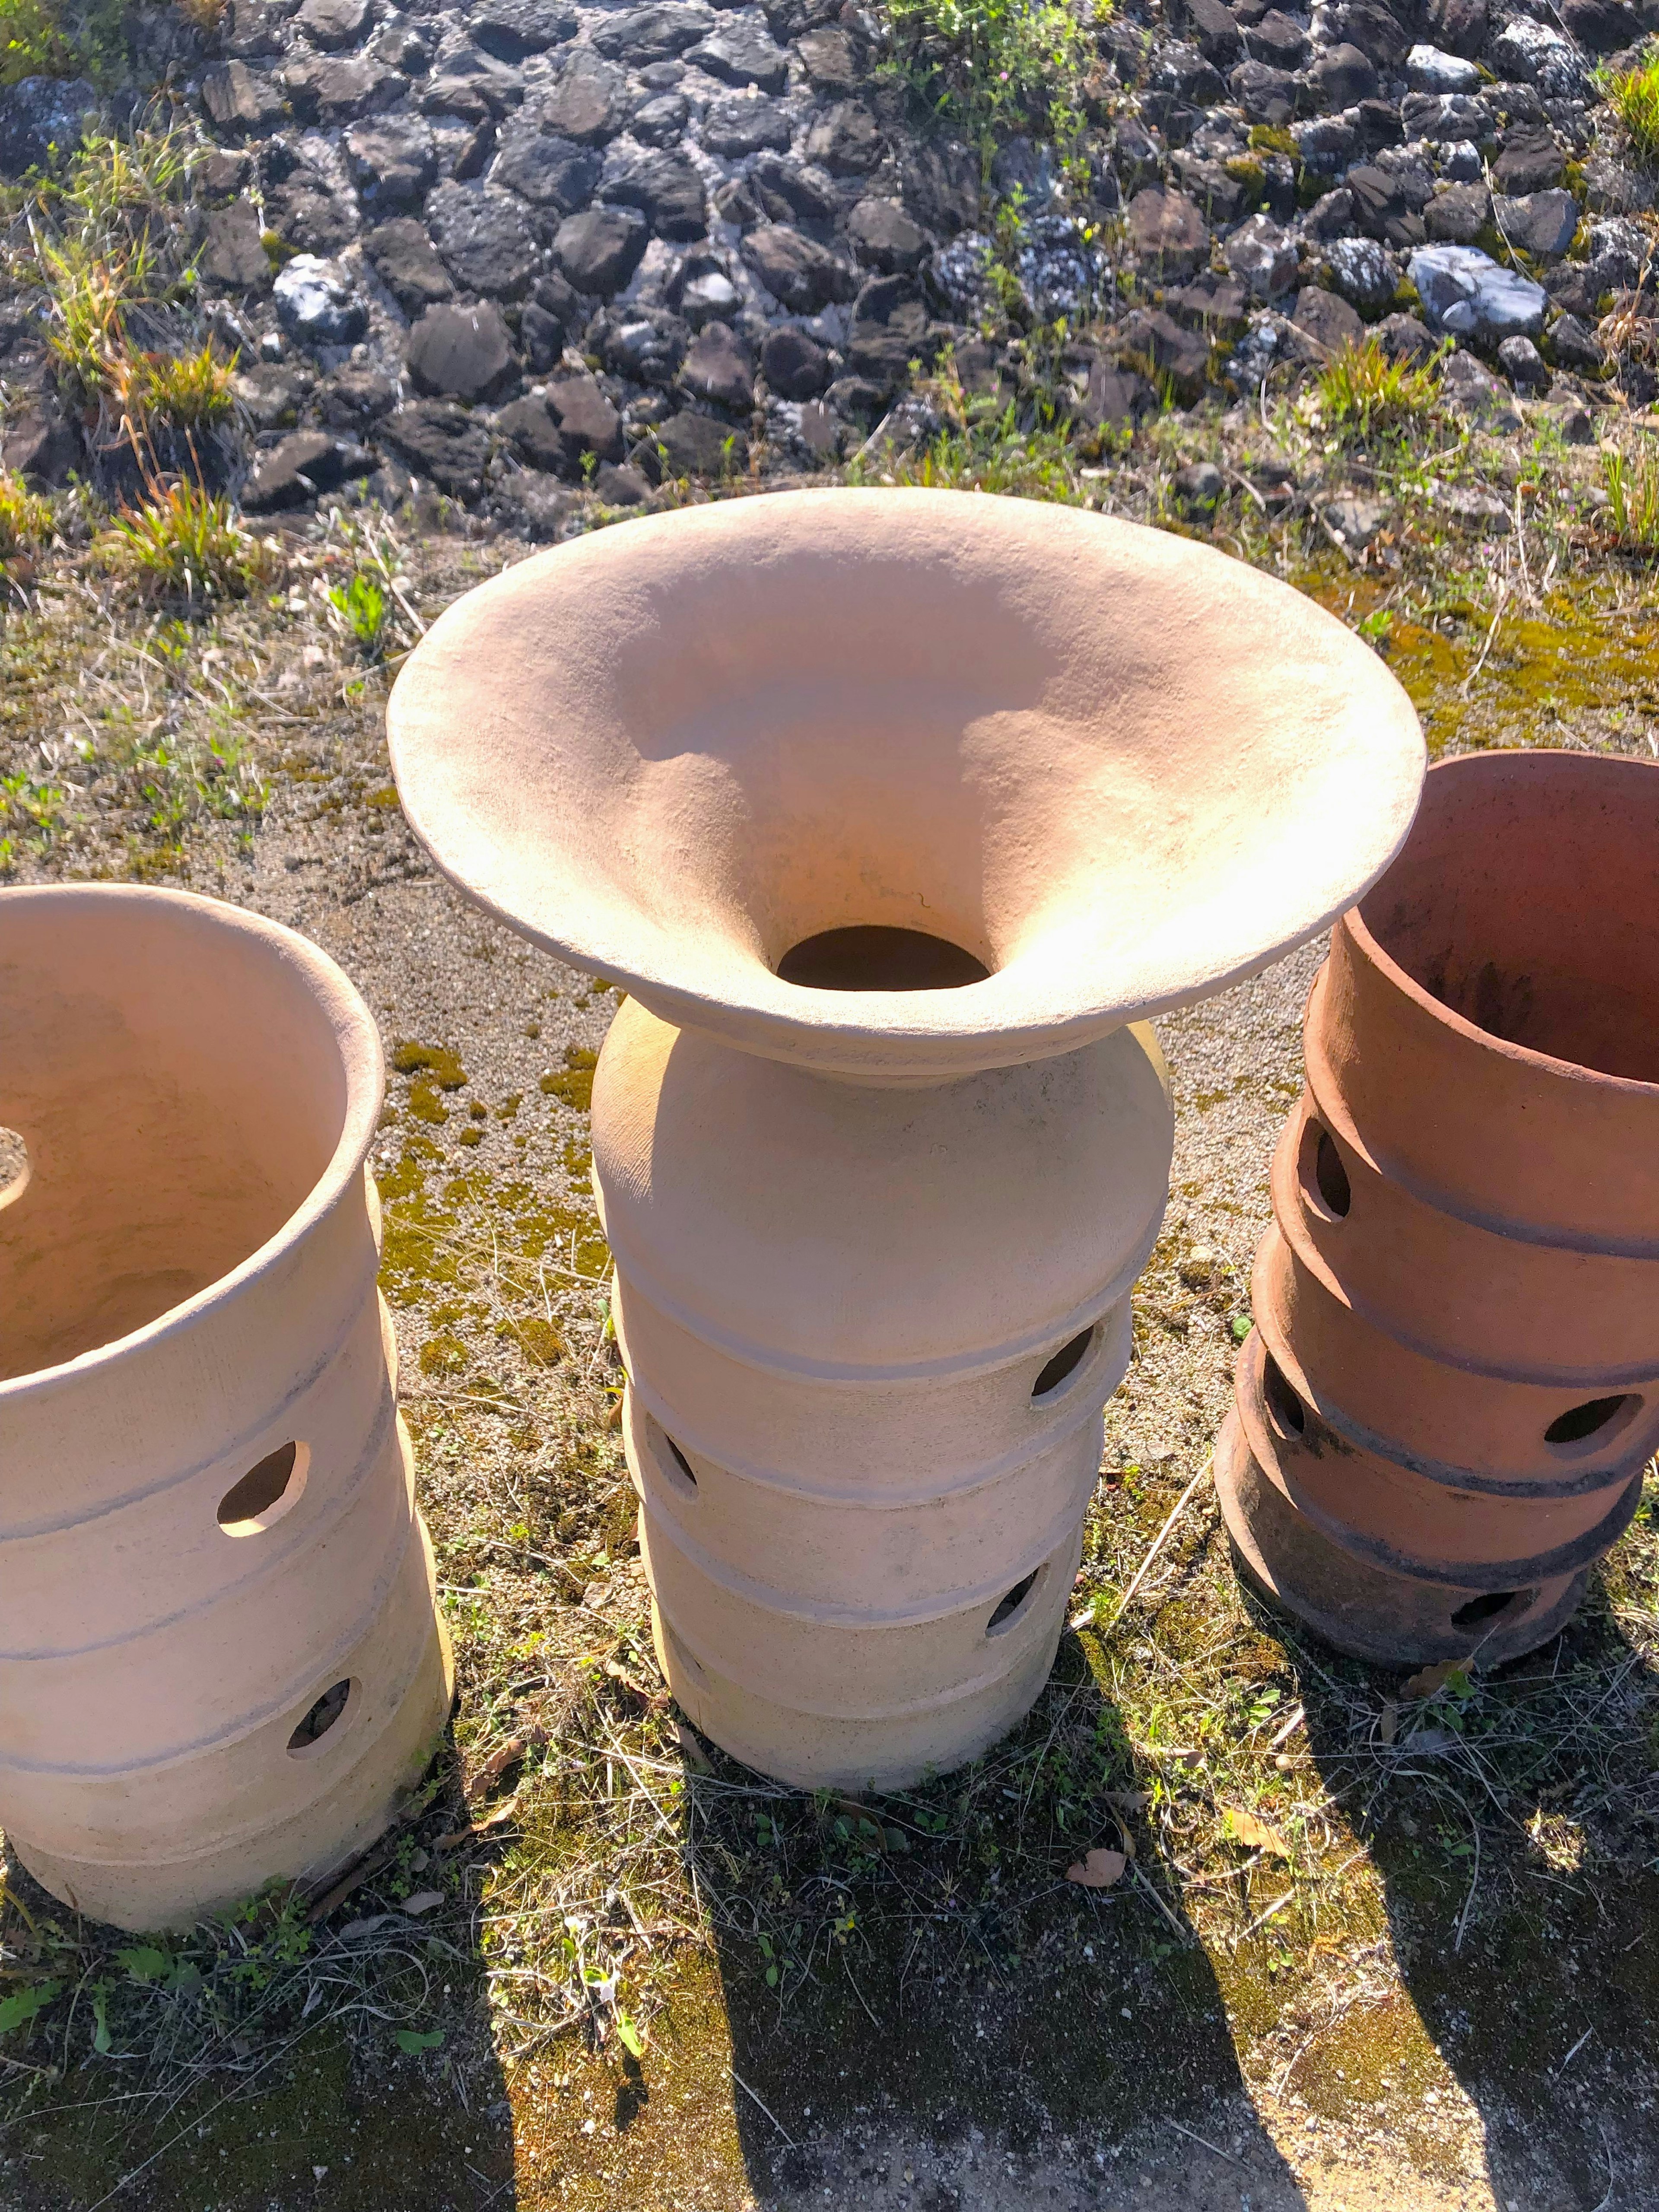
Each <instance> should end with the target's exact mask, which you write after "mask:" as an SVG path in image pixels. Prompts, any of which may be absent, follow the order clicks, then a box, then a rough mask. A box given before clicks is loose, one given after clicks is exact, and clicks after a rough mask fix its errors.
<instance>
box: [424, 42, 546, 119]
mask: <svg viewBox="0 0 1659 2212" xmlns="http://www.w3.org/2000/svg"><path fill="white" fill-rule="evenodd" d="M523 98H524V79H523V76H522V74H521V73H520V71H519V70H516V69H512V68H509V67H508V65H507V64H506V63H505V62H498V61H497V60H496V59H495V56H494V55H493V54H487V53H485V52H483V49H482V48H481V47H478V46H460V47H459V48H449V49H447V51H446V52H444V53H443V54H442V55H441V58H440V63H439V68H438V72H437V74H436V76H434V78H433V80H432V82H431V83H430V84H429V85H428V87H427V88H426V90H425V92H424V93H422V95H421V108H422V112H423V113H425V114H427V115H455V116H459V118H460V119H461V120H462V121H463V122H464V123H474V124H482V123H489V122H494V121H496V120H498V119H499V118H501V116H503V115H505V114H506V113H507V110H508V109H509V108H512V107H516V106H518V105H519V103H520V100H522V99H523Z"/></svg>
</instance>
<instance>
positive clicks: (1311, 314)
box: [1291, 284, 1365, 360]
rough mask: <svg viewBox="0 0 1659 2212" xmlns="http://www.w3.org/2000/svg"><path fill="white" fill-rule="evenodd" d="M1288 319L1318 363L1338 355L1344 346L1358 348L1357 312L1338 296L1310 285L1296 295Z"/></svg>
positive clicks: (1361, 326) (1362, 327) (1360, 325)
mask: <svg viewBox="0 0 1659 2212" xmlns="http://www.w3.org/2000/svg"><path fill="white" fill-rule="evenodd" d="M1291 321H1292V323H1294V324H1295V325H1296V327H1297V330H1299V331H1302V332H1303V333H1304V336H1305V337H1307V338H1308V340H1309V341H1310V344H1311V345H1312V347H1313V349H1314V350H1315V352H1316V354H1317V356H1319V358H1320V359H1322V360H1328V358H1329V357H1330V356H1331V355H1333V354H1335V353H1340V352H1341V351H1342V349H1343V348H1344V347H1345V346H1357V345H1358V344H1359V343H1361V341H1362V340H1363V339H1364V335H1365V325H1364V323H1363V322H1361V320H1360V319H1359V315H1358V311H1357V310H1356V309H1355V308H1353V307H1350V306H1349V304H1348V302H1347V301H1346V300H1345V299H1343V298H1342V297H1341V296H1340V294H1338V293H1335V292H1326V291H1322V289H1320V288H1319V287H1318V286H1317V285H1312V284H1310V285H1308V286H1306V287H1304V289H1303V290H1301V291H1300V292H1298V293H1297V295H1296V306H1295V307H1294V308H1293V309H1292V310H1291Z"/></svg>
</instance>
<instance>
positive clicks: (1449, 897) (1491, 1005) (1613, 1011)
mask: <svg viewBox="0 0 1659 2212" xmlns="http://www.w3.org/2000/svg"><path fill="white" fill-rule="evenodd" d="M1656 904H1659V763H1648V762H1643V761H1630V760H1615V759H1609V758H1607V757H1605V756H1601V755H1596V754H1588V753H1570V752H1547V751H1528V752H1507V753H1501V752H1500V753H1480V754H1471V755H1467V756H1464V757H1460V758H1459V759H1456V760H1453V761H1443V762H1441V763H1437V765H1436V766H1435V767H1434V768H1433V769H1431V771H1430V772H1429V775H1428V778H1427V781H1426V783H1425V788H1424V796H1423V805H1422V809H1421V811H1420V813H1419V817H1418V821H1417V823H1416V825H1415V826H1414V828H1413V831H1412V834H1411V836H1410V837H1409V839H1408V840H1407V844H1406V846H1405V848H1404V849H1403V851H1402V852H1401V855H1400V857H1399V859H1398V860H1396V861H1395V864H1394V866H1392V867H1391V868H1390V869H1389V871H1388V872H1387V873H1386V874H1385V875H1384V876H1383V878H1382V879H1381V880H1380V881H1379V882H1378V883H1377V884H1376V886H1375V888H1374V889H1373V890H1371V891H1370V893H1369V894H1367V895H1366V896H1365V897H1364V899H1363V900H1362V901H1361V902H1359V903H1358V906H1356V907H1355V908H1354V909H1353V910H1352V912H1350V913H1348V914H1346V915H1343V916H1342V918H1341V920H1340V921H1339V922H1338V923H1337V925H1336V927H1335V928H1334V930H1333V932H1332V936H1331V957H1330V959H1329V960H1328V962H1327V963H1326V965H1325V966H1324V967H1323V968H1322V969H1321V971H1320V974H1319V975H1318V977H1317V978H1316V981H1315V985H1314V989H1313V994H1312V996H1311V998H1310V1003H1309V1009H1308V1020H1307V1024H1306V1035H1305V1047H1306V1056H1307V1067H1308V1080H1309V1085H1310V1090H1311V1091H1312V1092H1313V1095H1314V1097H1315V1100H1316V1103H1317V1104H1318V1107H1319V1109H1320V1111H1321V1113H1322V1115H1324V1117H1325V1118H1326V1119H1327V1120H1328V1121H1330V1122H1331V1123H1332V1125H1333V1126H1334V1127H1335V1128H1336V1130H1337V1132H1338V1133H1339V1134H1340V1136H1342V1137H1343V1138H1344V1139H1346V1141H1348V1142H1350V1143H1351V1144H1352V1145H1353V1146H1355V1148H1356V1149H1357V1150H1358V1152H1360V1153H1361V1154H1362V1155H1363V1156H1364V1158H1366V1159H1367V1160H1369V1161H1370V1162H1371V1163H1372V1164H1374V1165H1375V1166H1376V1168H1377V1169H1378V1170H1380V1171H1381V1172H1382V1173H1383V1175H1385V1176H1389V1177H1391V1178H1393V1179H1395V1180H1396V1181H1398V1182H1401V1183H1402V1184H1403V1185H1405V1186H1406V1187H1407V1188H1408V1189H1410V1190H1412V1191H1413V1193H1414V1194H1416V1195H1418V1196H1419V1197H1420V1198H1424V1199H1425V1200H1428V1202H1429V1203H1430V1204H1431V1205H1433V1206H1437V1207H1439V1208H1441V1209H1443V1211H1445V1212H1450V1213H1454V1214H1456V1215H1458V1216H1460V1217H1461V1218H1462V1219H1464V1220H1466V1221H1470V1222H1474V1223H1475V1224H1477V1225H1480V1226H1481V1227H1483V1228H1486V1229H1491V1230H1493V1231H1497V1232H1498V1233H1499V1234H1501V1235H1504V1236H1511V1237H1521V1238H1523V1239H1530V1240H1532V1241H1534V1242H1537V1243H1559V1244H1563V1245H1568V1246H1571V1247H1573V1248H1575V1249H1580V1250H1584V1251H1595V1250H1603V1251H1607V1252H1617V1253H1624V1254H1627V1255H1632V1256H1633V1257H1638V1258H1642V1259H1653V1258H1659V938H1656V934H1655V933H1654V931H1653V928H1652V921H1651V917H1652V915H1653V913H1654V911H1655V910H1656ZM1460 928H1461V929H1462V930H1463V931H1464V932H1465V933H1466V940H1465V941H1466V942H1467V945H1468V951H1467V953H1465V952H1464V951H1462V950H1461V949H1460V945H1459V942H1458V932H1459V930H1460ZM1548 1047H1553V1048H1554V1049H1549V1048H1548ZM1598 1063H1599V1064H1598Z"/></svg>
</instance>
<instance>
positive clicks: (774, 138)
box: [702, 99, 790, 161]
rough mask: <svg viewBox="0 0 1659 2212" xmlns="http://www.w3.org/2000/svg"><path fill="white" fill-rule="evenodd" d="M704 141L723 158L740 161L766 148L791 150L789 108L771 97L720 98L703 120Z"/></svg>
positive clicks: (775, 150) (705, 144)
mask: <svg viewBox="0 0 1659 2212" xmlns="http://www.w3.org/2000/svg"><path fill="white" fill-rule="evenodd" d="M789 138H790V123H789V111H788V109H787V107H781V106H779V105H778V104H777V102H776V101H775V100H756V99H749V100H714V102H712V103H711V105H710V106H709V109H708V113H707V114H706V115H705V116H704V118H703V119H702V143H703V144H704V146H705V147H706V148H707V149H708V151H709V152H710V153H711V154H717V155H720V159H721V160H722V161H741V160H742V158H743V156H744V155H745V154H758V153H760V152H761V151H762V150H763V149H771V150H772V151H773V152H775V153H779V154H787V152H788V151H789Z"/></svg>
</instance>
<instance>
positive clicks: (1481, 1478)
mask: <svg viewBox="0 0 1659 2212" xmlns="http://www.w3.org/2000/svg"><path fill="white" fill-rule="evenodd" d="M1656 893H1659V766H1653V765H1650V764H1648V763H1640V762H1631V761H1614V760H1607V759H1603V758H1600V757H1595V756H1590V755H1583V754H1573V753H1550V752H1524V753H1488V754H1481V755H1475V756H1472V757H1468V758H1465V759H1460V760H1456V761H1452V762H1447V763H1443V764H1442V765H1441V766H1440V767H1438V768H1436V769H1433V770H1432V771H1431V774H1430V775H1429V777H1428V780H1427V782H1426V785H1425V792H1424V798H1423V804H1422V808H1421V811H1420V812H1419V817H1418V820H1417V823H1416V824H1415V826H1414V827H1413V831H1412V834H1411V836H1410V838H1409V839H1408V841H1407V844H1406V846H1405V847H1404V848H1403V849H1402V851H1401V854H1400V856H1399V858H1398V859H1397V860H1395V863H1394V865H1393V866H1391V867H1390V868H1389V871H1388V872H1387V873H1386V874H1385V875H1384V876H1383V878H1381V880H1380V881H1379V882H1378V884H1376V888H1375V889H1374V890H1372V891H1371V892H1370V894H1369V895H1368V896H1366V897H1365V898H1364V900H1363V901H1362V902H1361V903H1360V905H1359V906H1358V907H1357V908H1353V909H1352V910H1351V911H1350V912H1349V913H1347V914H1346V915H1344V916H1343V917H1342V919H1341V920H1340V921H1339V922H1338V923H1337V925H1336V927H1335V928H1334V931H1333V932H1332V938H1331V956H1330V957H1329V959H1328V961H1327V962H1326V963H1325V965H1324V967H1323V968H1322V969H1321V970H1320V973H1319V975H1318V976H1317V978H1316V981H1315V983H1314V987H1313V990H1312V993H1311V994H1310V999H1309V1003H1308V1013H1307V1019H1306V1024H1305V1027H1304V1048H1305V1055H1306V1062H1307V1072H1308V1089H1307V1091H1306V1092H1305V1093H1304V1096H1303V1098H1302V1100H1301V1101H1300V1103H1298V1105H1297V1109H1296V1111H1295V1113H1294V1114H1293V1115H1291V1121H1290V1123H1289V1125H1288V1127H1286V1129H1285V1134H1284V1137H1283V1139H1282V1140H1281V1142H1280V1144H1279V1149H1278V1152H1277V1154H1276V1156H1275V1158H1274V1163H1273V1212H1274V1216H1275V1222H1274V1225H1273V1227H1272V1228H1270V1229H1269V1231H1268V1232H1267V1236H1266V1237H1265V1238H1264V1239H1263V1240H1262V1243H1261V1249H1260V1250H1259V1251H1258V1253H1257V1255H1256V1265H1255V1278H1254V1281H1253V1285H1252V1296H1253V1303H1254V1305H1255V1317H1256V1322H1257V1328H1256V1330H1255V1334H1253V1336H1252V1337H1251V1339H1250V1341H1249V1344H1248V1345H1247V1346H1246V1348H1245V1352H1244V1355H1243V1357H1242V1358H1241V1360H1240V1362H1239V1370H1238V1378H1237V1407H1236V1408H1235V1411H1234V1413H1232V1414H1231V1416H1230V1417H1229V1420H1228V1423H1227V1425H1226V1429H1225V1432H1224V1436H1223V1439H1222V1445H1221V1448H1220V1450H1219V1451H1218V1457H1217V1477H1218V1485H1219V1486H1220V1490H1221V1494H1222V1501H1223V1506H1224V1510H1225V1514H1226V1516H1227V1521H1228V1525H1229V1528H1230V1529H1231V1534H1232V1536H1233V1539H1234V1542H1235V1545H1236V1547H1237V1550H1238V1552H1239V1553H1240V1556H1241V1558H1242V1559H1243V1564H1244V1565H1245V1566H1246V1568H1247V1570H1248V1571H1249V1572H1250V1573H1251V1574H1252V1576H1253V1577H1255V1579H1256V1580H1257V1581H1258V1582H1261V1583H1264V1584H1266V1585H1267V1586H1268V1587H1270V1588H1271V1589H1273V1591H1274V1592H1275V1594H1276V1595H1278V1596H1279V1597H1280V1598H1281V1599H1282V1600H1283V1601H1285V1603H1286V1604H1288V1605H1289V1606H1290V1607H1291V1609H1292V1610H1294V1611H1296V1612H1297V1613H1301V1614H1302V1615H1303V1617H1304V1618H1305V1619H1306V1620H1309V1621H1310V1623H1311V1624H1312V1625H1313V1626H1316V1628H1318V1629H1319V1630H1320V1632H1322V1634H1324V1635H1325V1636H1327V1637H1328V1638H1329V1639H1330V1640H1331V1641H1332V1642H1334V1643H1335V1644H1339V1645H1340V1646H1342V1647H1343V1648H1345V1649H1346V1650H1353V1651H1356V1652H1358V1653H1360V1654H1362V1655H1363V1656H1368V1657H1376V1658H1383V1659H1397V1660H1401V1661H1405V1660H1413V1661H1423V1660H1431V1659H1440V1658H1451V1657H1466V1656H1474V1655H1476V1654H1479V1655H1480V1656H1481V1657H1482V1658H1483V1659H1485V1660H1493V1659H1496V1658H1498V1657H1504V1656H1512V1655H1513V1654H1514V1653H1516V1652H1517V1651H1522V1650H1528V1649H1529V1648H1531V1647H1532V1646H1533V1645H1534V1644H1537V1643H1539V1642H1541V1641H1542V1640H1543V1639H1544V1638H1545V1637H1547V1636H1548V1635H1550V1634H1552V1633H1553V1632H1554V1630H1555V1629H1556V1628H1557V1627H1558V1626H1559V1625H1560V1623H1561V1621H1562V1620H1565V1618H1566V1617H1567V1615H1568V1614H1569V1613H1571V1609H1572V1607H1573V1605H1574V1604H1576V1602H1577V1597H1578V1595H1579V1594H1580V1592H1581V1591H1582V1589H1583V1581H1584V1577H1585V1575H1586V1573H1587V1571H1588V1569H1589V1565H1591V1564H1592V1563H1593V1562H1594V1560H1595V1559H1596V1558H1598V1557H1599V1556H1600V1555H1601V1553H1602V1552H1603V1551H1605V1550H1606V1548H1607V1546H1608V1545H1609V1544H1610V1543H1612V1541H1613V1539H1614V1538H1615V1537H1616V1536H1617V1535H1618V1534H1619V1533H1620V1529H1622V1528H1624V1526H1625V1525H1626V1522H1627V1521H1628V1520H1629V1518H1630V1516H1631V1514H1632V1512H1633V1511H1634V1510H1635V1506H1636V1504H1637V1501H1638V1498H1639V1496H1640V1492H1641V1475H1642V1469H1643V1468H1644V1465H1645V1464H1646V1462H1647V1461H1648V1460H1649V1459H1650V1456H1651V1455H1652V1454H1653V1452H1654V1449H1655V1448H1656V1445H1659V939H1656V934H1655V933H1654V931H1653V929H1652V927H1651V916H1652V915H1653V912H1654V910H1655V907H1656Z"/></svg>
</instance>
